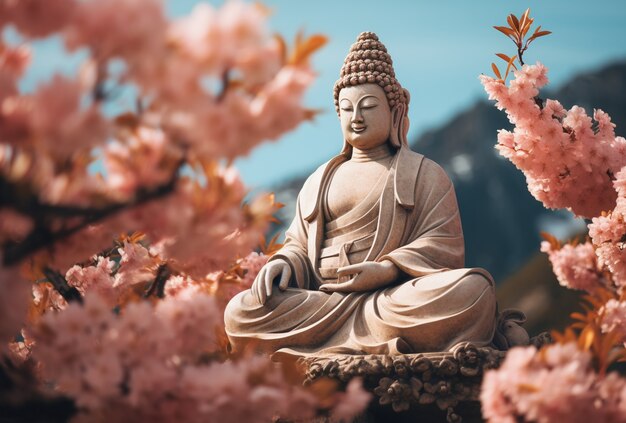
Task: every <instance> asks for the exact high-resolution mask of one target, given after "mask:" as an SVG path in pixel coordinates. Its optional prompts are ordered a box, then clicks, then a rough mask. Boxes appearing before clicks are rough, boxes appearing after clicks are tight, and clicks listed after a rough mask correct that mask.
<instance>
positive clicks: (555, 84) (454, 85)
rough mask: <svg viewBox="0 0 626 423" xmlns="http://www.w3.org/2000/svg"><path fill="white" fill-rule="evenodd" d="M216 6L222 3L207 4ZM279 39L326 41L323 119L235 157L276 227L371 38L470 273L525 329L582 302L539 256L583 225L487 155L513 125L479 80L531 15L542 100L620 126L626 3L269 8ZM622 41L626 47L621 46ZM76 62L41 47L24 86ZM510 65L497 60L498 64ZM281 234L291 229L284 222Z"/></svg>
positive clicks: (625, 79)
mask: <svg viewBox="0 0 626 423" xmlns="http://www.w3.org/2000/svg"><path fill="white" fill-rule="evenodd" d="M199 2H200V1H198V0H170V1H168V2H166V8H167V11H168V14H170V15H171V16H177V15H182V14H184V13H188V12H189V11H190V10H191V9H192V8H193V7H194V6H195V5H196V4H197V3H199ZM210 3H212V4H214V5H219V4H221V3H222V2H221V1H215V2H210ZM263 4H264V5H266V6H268V7H269V9H270V11H271V14H272V17H271V20H270V22H271V24H270V27H271V30H272V31H276V32H279V33H280V34H282V35H283V36H284V37H285V38H286V39H287V40H288V41H291V40H293V38H294V37H295V34H296V33H297V32H298V31H299V30H304V31H305V32H306V33H307V34H311V33H322V34H325V35H326V36H328V37H329V43H328V44H327V45H326V46H325V47H324V48H323V49H322V50H321V52H320V53H319V54H316V55H315V57H314V62H313V65H314V69H316V71H317V72H318V79H317V80H316V82H315V85H314V87H313V88H312V89H311V90H310V92H309V93H308V96H307V105H308V106H309V107H310V108H313V109H319V110H320V113H319V114H318V115H317V116H316V118H315V119H314V120H313V121H311V122H309V123H306V124H303V125H301V126H300V127H299V128H298V129H297V130H296V131H294V132H292V133H290V134H288V135H287V136H285V137H283V138H281V139H280V140H277V141H276V142H268V143H266V144H264V145H262V146H261V147H258V148H257V149H256V150H254V151H253V152H252V153H251V154H250V155H249V156H248V157H246V158H243V159H240V160H238V161H237V162H236V163H235V165H236V166H237V168H238V169H239V170H240V172H241V174H242V177H243V179H244V181H245V182H246V184H247V185H248V186H249V188H250V189H251V192H259V191H273V192H275V193H276V195H277V197H278V200H279V201H281V202H283V203H285V205H286V206H285V208H284V209H283V210H282V211H281V215H280V216H279V218H280V219H281V220H282V221H283V223H284V224H288V223H289V221H290V220H291V218H292V217H293V206H294V203H295V197H296V195H297V193H298V191H299V189H300V187H301V185H302V183H303V181H304V179H305V178H306V176H308V175H309V174H310V173H311V172H312V171H313V170H314V169H315V168H316V167H317V166H319V165H320V164H322V163H323V162H325V161H327V160H328V159H329V158H331V157H332V156H334V155H335V154H337V153H338V152H339V150H340V147H341V144H342V141H341V132H340V128H339V123H338V119H337V116H336V114H335V111H334V107H333V100H332V87H333V84H334V82H335V80H336V79H337V77H338V75H339V69H340V67H341V64H342V63H343V60H344V58H345V56H346V54H347V52H348V50H349V48H350V45H351V44H352V43H353V42H354V41H355V39H356V37H357V35H358V34H359V33H360V32H362V31H373V32H376V33H377V34H378V35H379V37H380V39H381V41H382V42H383V43H384V44H385V45H386V46H387V49H388V50H389V52H390V54H391V56H392V58H393V59H394V67H395V70H396V75H397V78H398V80H399V81H400V83H401V84H402V85H403V86H404V87H405V88H407V89H408V90H409V91H410V93H411V104H410V110H409V117H410V120H411V129H410V132H409V140H410V143H411V146H412V148H413V150H415V151H418V152H420V153H422V154H424V155H426V156H427V157H429V158H431V159H433V160H435V161H436V162H438V163H439V164H441V165H442V166H443V167H444V168H445V169H446V171H447V172H448V174H449V176H450V177H451V178H452V180H453V182H454V184H455V188H456V192H457V196H458V199H459V206H460V210H461V217H462V221H463V227H464V233H465V242H466V266H468V267H484V268H486V269H488V270H489V271H490V272H491V273H492V274H493V276H494V278H495V279H496V281H497V283H498V287H499V288H498V289H499V297H500V306H501V308H507V307H517V308H520V309H522V310H523V311H525V312H526V313H527V314H528V316H529V322H528V328H529V329H530V331H531V332H537V331H539V330H545V329H547V328H559V327H562V326H563V325H564V323H565V322H566V321H567V314H568V313H567V312H566V311H568V310H571V309H573V308H574V307H575V304H576V303H577V295H576V294H575V293H573V292H572V291H569V290H566V289H565V288H561V287H560V286H559V285H558V282H556V279H554V276H553V275H552V271H551V268H550V265H549V263H548V260H547V257H546V256H545V255H543V254H542V253H539V244H540V236H539V233H540V231H547V232H550V233H552V234H553V235H555V236H556V237H557V238H560V239H562V240H565V239H568V238H571V237H574V236H577V235H581V234H582V235H583V236H584V233H585V229H586V228H585V224H584V222H582V221H580V220H577V219H574V218H573V217H572V216H571V214H569V213H567V212H564V211H560V212H554V211H549V210H546V209H544V208H543V206H542V205H541V204H540V203H539V202H537V201H536V200H534V199H533V198H532V197H531V196H530V194H529V193H528V191H527V189H526V183H525V181H524V177H523V175H522V174H521V172H519V171H518V170H517V169H515V167H514V166H513V165H512V164H511V163H509V162H508V161H505V160H504V159H502V158H500V157H498V155H497V153H496V150H495V149H494V148H493V147H494V145H495V143H496V134H497V130H498V129H502V128H509V127H510V125H509V124H508V121H507V119H506V116H505V114H504V113H503V112H500V111H498V110H497V109H495V107H494V106H493V104H492V103H488V102H487V101H486V95H485V93H484V91H483V90H482V86H481V85H480V83H479V81H478V75H479V74H480V73H489V74H490V73H491V69H490V63H491V62H496V61H498V60H500V59H497V58H496V56H495V53H505V54H509V55H510V54H513V53H514V48H513V47H514V46H513V43H512V42H510V41H509V40H508V39H506V38H505V37H504V36H503V35H502V34H500V33H498V32H497V31H496V30H494V29H493V25H504V24H505V19H506V16H507V15H508V14H509V13H515V14H516V15H520V14H521V13H522V12H523V11H524V10H525V9H526V8H527V7H530V8H531V16H532V17H533V18H535V24H539V25H542V28H543V29H546V30H550V31H552V32H553V34H551V35H549V36H547V37H544V38H540V39H538V40H537V41H535V43H534V44H532V45H531V47H530V49H529V50H528V52H527V53H526V55H525V61H526V62H527V63H535V62H536V61H541V62H542V63H543V64H545V65H546V66H547V67H548V68H549V77H550V84H549V85H548V89H547V91H546V92H543V93H542V94H541V96H542V97H543V98H554V99H558V100H559V101H561V102H562V103H563V105H564V106H566V107H568V108H569V107H571V106H572V105H574V104H578V105H580V106H582V107H585V108H586V109H587V112H588V113H591V112H592V109H593V108H601V109H603V110H605V111H606V112H608V113H609V114H610V115H611V116H612V118H613V121H614V123H616V124H617V134H618V135H624V132H623V129H622V128H624V127H626V43H624V42H623V40H626V25H624V22H625V21H626V3H624V1H623V0H598V1H595V2H593V3H590V2H589V1H586V0H558V1H557V0H553V1H550V2H546V1H541V0H534V1H525V2H517V1H516V2H513V1H503V0H485V1H481V2H467V1H463V0H444V1H441V2H432V1H428V2H427V1H415V0H412V1H409V0H405V1H395V2H393V6H392V5H391V4H389V3H383V2H382V1H372V0H360V1H342V2H337V1H330V0H319V1H315V2H313V1H310V2H299V1H288V0H265V1H263ZM620 40H621V41H620ZM80 61H81V53H80V52H78V53H76V54H74V55H71V56H68V55H67V54H65V53H64V52H63V48H62V44H61V42H60V40H58V39H54V38H53V39H48V40H44V41H41V42H37V43H35V50H34V63H33V65H34V66H32V67H31V68H30V70H29V73H28V75H27V76H26V78H24V80H23V82H22V84H23V86H22V89H24V90H30V89H32V88H34V87H35V86H36V85H37V84H38V83H39V82H41V81H44V80H46V79H47V78H49V77H50V76H51V75H52V74H53V73H54V72H62V73H69V74H72V73H75V72H76V71H77V64H78V63H79V62H80ZM501 63H503V62H501ZM274 231H284V225H283V226H277V227H276V228H274Z"/></svg>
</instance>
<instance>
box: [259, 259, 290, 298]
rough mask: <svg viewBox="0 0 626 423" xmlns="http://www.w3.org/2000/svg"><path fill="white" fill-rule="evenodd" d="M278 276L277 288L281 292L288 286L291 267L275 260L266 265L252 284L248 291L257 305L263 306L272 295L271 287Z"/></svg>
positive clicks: (280, 260)
mask: <svg viewBox="0 0 626 423" xmlns="http://www.w3.org/2000/svg"><path fill="white" fill-rule="evenodd" d="M279 275H280V282H279V283H278V288H280V289H281V290H282V291H284V290H285V289H287V285H289V279H290V278H291V266H289V263H287V262H286V261H285V260H282V259H276V260H272V261H270V262H269V263H267V264H266V265H265V266H263V268H262V269H261V271H260V272H259V274H258V275H256V278H255V279H254V282H253V283H252V287H251V288H250V291H251V292H252V293H253V294H254V296H255V297H256V298H257V300H259V303H261V304H265V302H266V301H267V298H268V297H270V296H271V295H272V285H273V284H274V279H276V278H277V277H278V276H279Z"/></svg>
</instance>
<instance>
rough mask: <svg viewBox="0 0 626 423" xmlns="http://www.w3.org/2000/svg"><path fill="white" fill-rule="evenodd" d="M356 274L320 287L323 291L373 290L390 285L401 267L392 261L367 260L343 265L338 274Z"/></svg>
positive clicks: (396, 277)
mask: <svg viewBox="0 0 626 423" xmlns="http://www.w3.org/2000/svg"><path fill="white" fill-rule="evenodd" d="M348 275H355V276H354V277H353V278H352V279H350V280H349V281H347V282H342V283H337V284H332V283H329V284H324V285H322V286H321V287H320V291H323V292H363V291H373V290H375V289H379V288H382V287H384V286H387V285H389V284H390V283H391V282H393V281H395V280H396V279H398V276H399V275H400V269H398V267H397V266H396V265H395V264H394V263H393V262H391V261H389V260H383V261H381V262H376V261H365V262H363V263H358V264H352V265H350V266H346V267H341V268H339V269H338V270H337V276H339V277H341V276H348Z"/></svg>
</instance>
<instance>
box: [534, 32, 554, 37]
mask: <svg viewBox="0 0 626 423" xmlns="http://www.w3.org/2000/svg"><path fill="white" fill-rule="evenodd" d="M549 34H552V31H540V32H537V33H536V34H533V38H539V37H543V36H544V35H549Z"/></svg>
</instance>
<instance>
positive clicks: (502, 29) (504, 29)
mask: <svg viewBox="0 0 626 423" xmlns="http://www.w3.org/2000/svg"><path fill="white" fill-rule="evenodd" d="M494 28H495V29H497V30H498V31H500V32H501V33H503V34H504V35H508V36H511V37H512V36H514V35H515V31H513V30H512V29H511V28H508V27H506V26H494Z"/></svg>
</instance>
